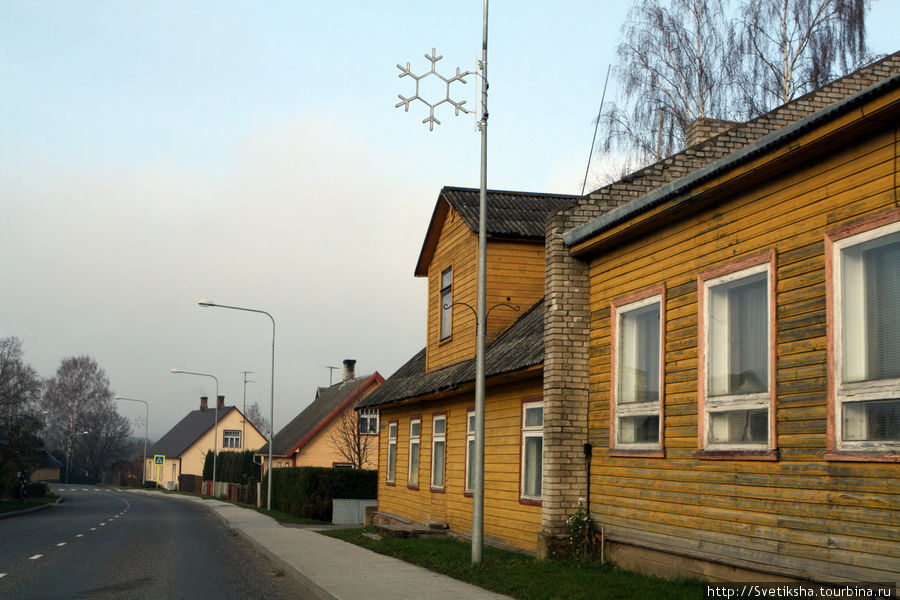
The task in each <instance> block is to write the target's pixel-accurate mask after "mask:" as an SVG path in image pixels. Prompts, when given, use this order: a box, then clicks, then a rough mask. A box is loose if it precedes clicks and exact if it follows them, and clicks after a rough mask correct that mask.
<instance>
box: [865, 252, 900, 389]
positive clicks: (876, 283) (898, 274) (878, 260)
mask: <svg viewBox="0 0 900 600" xmlns="http://www.w3.org/2000/svg"><path fill="white" fill-rule="evenodd" d="M892 237H895V236H892ZM863 263H864V265H865V287H866V339H867V342H868V343H867V348H866V350H867V355H868V357H869V360H868V379H891V378H895V377H900V241H895V242H893V243H889V244H885V245H883V246H880V247H876V248H872V249H871V250H867V251H865V252H864V253H863Z"/></svg>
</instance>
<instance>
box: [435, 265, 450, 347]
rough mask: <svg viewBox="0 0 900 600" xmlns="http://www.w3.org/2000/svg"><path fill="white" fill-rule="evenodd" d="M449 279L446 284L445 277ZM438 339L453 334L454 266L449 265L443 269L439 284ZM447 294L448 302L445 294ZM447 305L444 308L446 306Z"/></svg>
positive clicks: (446, 337) (447, 337)
mask: <svg viewBox="0 0 900 600" xmlns="http://www.w3.org/2000/svg"><path fill="white" fill-rule="evenodd" d="M445 276H447V277H448V279H449V281H448V282H447V283H446V284H444V277H445ZM438 285H439V286H440V287H439V288H438V315H439V318H438V339H439V340H440V341H444V340H447V339H450V338H451V337H452V336H453V267H452V266H449V267H447V268H446V269H444V270H443V271H441V279H440V282H439V284H438ZM445 294H446V296H447V298H446V302H445V298H444V296H445ZM445 305H446V306H447V307H446V308H444V306H445Z"/></svg>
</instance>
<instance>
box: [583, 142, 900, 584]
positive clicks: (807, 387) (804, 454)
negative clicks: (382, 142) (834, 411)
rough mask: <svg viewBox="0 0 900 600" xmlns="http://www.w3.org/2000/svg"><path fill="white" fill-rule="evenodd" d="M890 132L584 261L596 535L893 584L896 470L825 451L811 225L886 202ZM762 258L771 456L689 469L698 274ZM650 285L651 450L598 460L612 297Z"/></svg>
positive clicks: (892, 155) (818, 262) (819, 296)
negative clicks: (658, 365) (659, 440)
mask: <svg viewBox="0 0 900 600" xmlns="http://www.w3.org/2000/svg"><path fill="white" fill-rule="evenodd" d="M897 139H898V138H897V131H896V124H894V125H893V126H891V127H887V126H886V127H885V128H884V129H883V130H880V131H876V132H872V133H869V134H867V135H864V136H860V138H859V139H857V140H855V141H853V142H848V143H847V144H846V145H844V146H842V147H837V148H833V149H831V150H830V151H829V152H828V153H826V154H823V155H820V156H819V157H817V158H816V159H815V160H810V161H805V162H804V161H798V162H797V164H796V165H795V166H794V168H792V169H790V170H786V171H785V172H783V173H780V174H778V175H777V176H772V177H768V178H766V179H764V180H760V181H757V182H754V183H753V184H752V185H750V184H748V185H745V186H744V187H743V189H741V190H739V191H738V192H734V191H732V193H731V194H729V196H728V197H722V198H718V199H717V200H718V201H717V202H715V203H713V202H710V203H708V205H707V207H706V208H703V209H700V210H698V211H697V212H695V213H693V214H689V215H682V216H681V217H680V218H679V219H678V220H671V221H669V222H661V224H660V226H659V227H658V228H657V229H656V230H655V231H653V232H652V233H649V234H646V235H643V236H639V237H636V238H635V239H631V240H628V241H627V243H622V244H618V245H614V246H611V247H608V248H606V249H605V250H604V251H603V253H602V254H601V255H599V256H597V257H595V258H594V259H592V261H591V265H590V267H591V296H590V298H591V331H590V343H591V352H590V361H591V376H590V389H591V401H590V424H589V436H590V438H591V442H592V443H593V445H594V448H595V451H594V454H595V458H594V461H593V466H592V471H591V482H592V503H591V510H592V512H593V514H594V515H595V517H596V518H597V520H598V521H599V522H600V523H602V524H604V525H605V526H606V528H607V531H608V535H609V537H610V539H613V540H616V541H622V542H626V543H631V544H636V545H643V546H648V547H651V548H655V549H660V550H665V551H670V552H678V553H683V554H686V555H689V556H693V557H698V558H706V559H709V560H716V561H719V562H723V561H724V562H726V563H728V564H733V565H735V566H741V567H744V568H756V569H762V570H766V571H770V572H778V571H781V572H783V573H788V574H793V575H801V576H807V577H811V578H817V579H838V580H855V581H863V580H868V581H875V580H879V579H880V580H883V581H896V580H897V578H898V576H900V575H898V574H900V464H898V463H884V462H871V463H868V462H830V461H827V460H825V458H824V455H825V451H826V441H827V439H826V438H827V421H828V401H827V337H826V324H827V313H826V300H825V294H826V282H825V256H824V252H825V246H824V232H825V231H826V230H830V229H832V228H834V227H836V226H838V225H840V224H842V223H846V222H849V221H853V220H855V219H859V218H861V217H865V216H868V215H873V214H878V213H880V212H884V211H886V210H890V209H893V208H895V207H896V206H898V200H897V197H898V189H897V183H896V182H897V164H898V151H897V144H898V142H897V141H896V140H897ZM725 177H727V175H723V176H722V178H725ZM772 249H774V250H775V252H776V263H775V264H776V268H775V272H774V273H773V277H774V279H773V281H774V285H775V293H776V311H775V312H776V319H777V328H776V330H777V331H776V339H775V340H774V349H775V360H776V373H775V382H776V390H775V391H776V409H775V415H774V416H775V421H776V447H777V449H778V460H777V461H747V460H722V461H718V460H717V461H711V460H702V459H700V458H699V457H698V453H697V421H698V418H699V417H700V416H699V415H698V412H697V395H698V379H697V378H698V360H699V357H698V349H697V336H698V331H699V329H698V319H697V309H698V298H697V274H698V273H699V272H700V271H704V270H707V269H710V268H715V267H718V266H721V265H726V264H728V263H731V262H733V261H735V260H737V259H740V258H743V257H746V256H750V255H753V254H755V253H758V252H761V251H767V250H772ZM660 284H665V285H666V314H665V316H664V318H665V321H666V338H665V415H664V417H665V428H664V447H665V457H664V458H661V459H660V458H623V457H613V456H609V452H608V448H609V419H610V373H611V364H610V361H611V353H610V348H609V346H610V339H611V335H610V334H611V331H610V328H611V323H610V311H609V306H610V302H611V301H612V300H613V299H615V298H619V297H622V296H625V295H627V294H631V293H634V292H638V291H641V290H645V289H648V288H650V287H653V286H657V285H660Z"/></svg>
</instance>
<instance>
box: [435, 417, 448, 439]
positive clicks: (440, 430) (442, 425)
mask: <svg viewBox="0 0 900 600" xmlns="http://www.w3.org/2000/svg"><path fill="white" fill-rule="evenodd" d="M446 431H447V420H446V419H435V420H434V435H443V434H444V432H446Z"/></svg>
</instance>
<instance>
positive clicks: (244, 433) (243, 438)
mask: <svg viewBox="0 0 900 600" xmlns="http://www.w3.org/2000/svg"><path fill="white" fill-rule="evenodd" d="M252 372H253V371H241V373H243V374H244V419H243V423H244V426H243V428H242V433H241V449H243V448H245V447H246V445H247V383H248V381H247V374H248V373H252ZM249 383H254V382H253V380H252V379H251V380H250V381H249Z"/></svg>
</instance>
